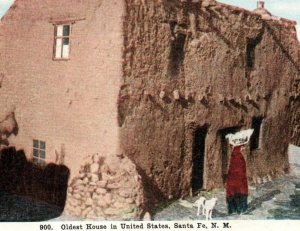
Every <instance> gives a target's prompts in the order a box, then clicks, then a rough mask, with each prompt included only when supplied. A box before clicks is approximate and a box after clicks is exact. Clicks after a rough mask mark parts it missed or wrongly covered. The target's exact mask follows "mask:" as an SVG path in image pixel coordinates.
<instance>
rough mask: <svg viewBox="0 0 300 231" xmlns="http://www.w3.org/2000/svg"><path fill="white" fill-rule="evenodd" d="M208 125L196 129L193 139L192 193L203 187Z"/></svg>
mask: <svg viewBox="0 0 300 231" xmlns="http://www.w3.org/2000/svg"><path fill="white" fill-rule="evenodd" d="M206 135H207V127H206V126H205V127H200V128H197V129H196V130H195V133H194V140H193V157H192V161H193V168H192V193H193V195H195V194H197V193H198V192H199V191H200V190H201V189H202V188H203V173H204V157H205V139H206Z"/></svg>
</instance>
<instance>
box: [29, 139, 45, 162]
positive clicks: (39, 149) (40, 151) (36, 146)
mask: <svg viewBox="0 0 300 231" xmlns="http://www.w3.org/2000/svg"><path fill="white" fill-rule="evenodd" d="M32 149H33V150H32V151H33V152H32V161H33V163H34V164H37V165H40V166H42V167H44V166H45V165H46V142H45V141H41V140H37V139H34V140H33V144H32Z"/></svg>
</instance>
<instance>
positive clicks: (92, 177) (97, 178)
mask: <svg viewBox="0 0 300 231" xmlns="http://www.w3.org/2000/svg"><path fill="white" fill-rule="evenodd" d="M90 180H91V181H92V182H97V181H99V176H98V174H94V173H92V174H91V177H90Z"/></svg>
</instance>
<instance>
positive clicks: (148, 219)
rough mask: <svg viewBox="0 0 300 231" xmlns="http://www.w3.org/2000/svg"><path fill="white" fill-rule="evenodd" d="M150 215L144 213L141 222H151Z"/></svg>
mask: <svg viewBox="0 0 300 231" xmlns="http://www.w3.org/2000/svg"><path fill="white" fill-rule="evenodd" d="M151 220H152V219H151V215H150V213H149V212H146V213H145V215H144V217H143V221H151Z"/></svg>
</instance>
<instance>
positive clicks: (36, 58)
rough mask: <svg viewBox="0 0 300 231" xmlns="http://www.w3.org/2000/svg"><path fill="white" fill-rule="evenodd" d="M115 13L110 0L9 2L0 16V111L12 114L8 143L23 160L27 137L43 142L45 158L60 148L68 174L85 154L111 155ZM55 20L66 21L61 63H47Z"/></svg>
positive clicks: (118, 41)
mask: <svg viewBox="0 0 300 231" xmlns="http://www.w3.org/2000/svg"><path fill="white" fill-rule="evenodd" d="M123 12H124V6H123V3H122V1H117V0H113V1H102V0H89V1H82V0H68V1H58V0H55V1H54V0H45V1H38V0H30V1H29V0H27V1H21V0H17V1H16V2H15V4H14V5H13V6H12V8H11V9H10V11H9V12H8V13H7V14H6V15H5V16H4V18H3V20H2V24H3V28H2V31H3V33H4V34H5V38H4V39H5V41H4V42H5V49H4V51H1V52H3V53H4V58H3V59H1V63H2V65H3V66H4V67H5V68H4V71H3V70H1V71H0V72H4V73H3V76H4V77H3V80H2V87H1V88H0V95H1V98H0V107H1V114H3V117H4V116H5V115H6V114H9V113H10V112H11V111H14V112H15V117H16V120H17V123H18V125H19V132H18V135H17V136H12V137H11V138H10V140H9V141H10V145H13V146H16V147H17V149H24V150H25V153H26V154H27V155H28V156H27V158H31V157H32V140H33V139H38V140H42V141H45V142H46V161H47V162H54V161H55V160H56V154H55V153H57V154H62V152H64V153H65V158H64V164H65V165H66V166H68V167H69V168H70V169H71V178H72V176H75V175H76V174H77V173H78V172H79V169H80V165H81V164H82V161H83V158H84V157H85V156H87V155H88V154H93V153H105V154H107V155H115V154H118V143H119V137H118V124H117V119H116V118H117V109H116V103H117V98H118V93H119V85H120V76H121V68H122V66H121V60H122V59H121V58H122V53H121V49H122V41H123V39H122V24H121V22H122V21H121V19H122V16H123ZM60 20H73V21H74V24H72V32H71V39H70V41H71V51H70V59H69V60H68V61H54V60H52V58H53V44H54V25H53V24H54V23H55V21H60ZM1 38H2V37H1Z"/></svg>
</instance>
